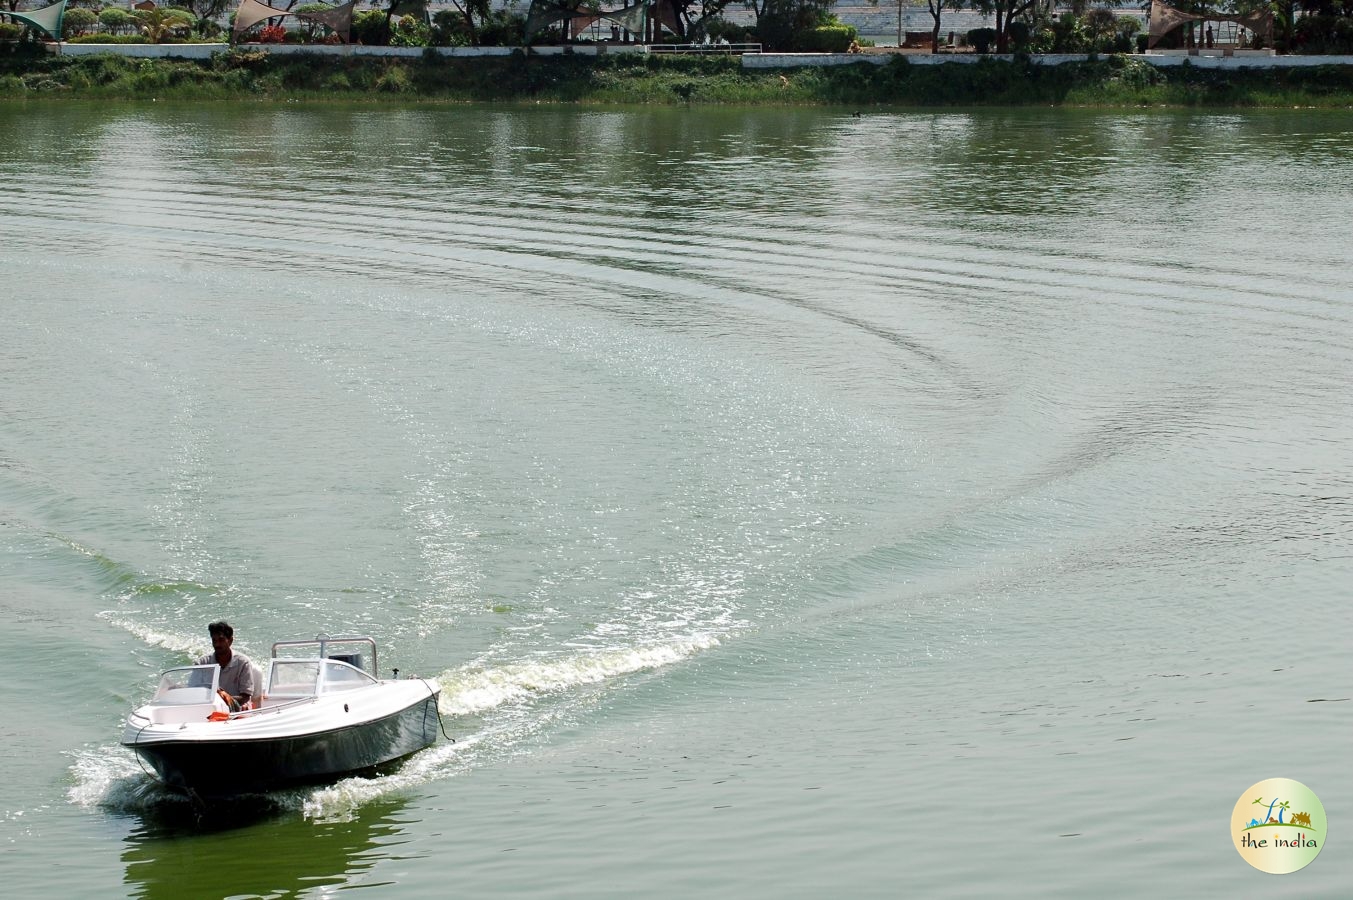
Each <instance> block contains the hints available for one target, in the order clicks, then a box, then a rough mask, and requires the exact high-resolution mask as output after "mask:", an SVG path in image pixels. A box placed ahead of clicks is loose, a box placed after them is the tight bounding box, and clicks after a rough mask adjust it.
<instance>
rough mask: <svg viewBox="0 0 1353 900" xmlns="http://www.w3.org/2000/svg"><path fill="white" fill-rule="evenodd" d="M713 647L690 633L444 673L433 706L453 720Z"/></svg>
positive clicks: (715, 642) (667, 662)
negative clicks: (623, 646)
mask: <svg viewBox="0 0 1353 900" xmlns="http://www.w3.org/2000/svg"><path fill="white" fill-rule="evenodd" d="M718 644H719V639H718V638H716V637H714V636H713V635H696V636H693V637H691V638H688V639H686V640H682V641H672V642H670V643H665V644H653V645H651V646H648V647H636V648H632V649H615V650H600V651H593V652H588V653H579V654H576V655H573V656H568V657H564V658H562V659H554V660H549V661H545V662H537V663H518V664H513V665H505V666H498V667H495V668H491V669H478V670H475V669H468V670H467V669H460V670H449V671H446V672H443V673H442V674H441V675H440V676H439V677H438V679H437V680H438V682H440V683H441V685H442V696H441V703H440V704H439V705H440V707H441V710H442V712H444V713H446V714H448V715H453V716H457V715H469V714H471V713H481V712H484V711H485V710H490V709H493V708H495V707H498V706H502V705H503V704H505V703H515V702H520V701H523V700H527V699H529V698H531V697H533V696H537V695H540V694H546V693H555V692H558V691H563V690H567V689H568V688H571V687H576V686H578V685H583V684H596V683H598V682H601V681H605V680H606V679H608V678H614V677H616V676H618V675H628V674H630V673H632V672H640V671H643V670H645V669H656V668H659V667H661V666H665V665H670V664H671V663H674V662H679V661H681V660H683V659H686V658H688V657H691V656H694V655H695V654H696V653H699V652H700V651H702V650H708V649H709V648H711V647H716V646H718Z"/></svg>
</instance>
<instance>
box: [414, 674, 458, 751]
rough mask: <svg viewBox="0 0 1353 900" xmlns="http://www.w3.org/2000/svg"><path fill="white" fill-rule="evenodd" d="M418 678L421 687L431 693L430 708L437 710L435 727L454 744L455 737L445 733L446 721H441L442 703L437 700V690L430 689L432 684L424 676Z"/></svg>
mask: <svg viewBox="0 0 1353 900" xmlns="http://www.w3.org/2000/svg"><path fill="white" fill-rule="evenodd" d="M418 680H419V681H421V682H423V687H425V688H427V689H428V690H429V691H430V692H431V693H432V708H433V709H435V710H437V727H438V728H440V729H441V730H442V737H444V738H446V739H447V740H448V741H450V742H451V743H453V744H454V743H455V742H456V739H455V738H453V737H452V736H451V735H449V734H447V733H446V723H445V722H443V721H442V705H441V703H439V702H437V691H434V690H432V685H430V684H428V680H427V679H426V678H420V679H418Z"/></svg>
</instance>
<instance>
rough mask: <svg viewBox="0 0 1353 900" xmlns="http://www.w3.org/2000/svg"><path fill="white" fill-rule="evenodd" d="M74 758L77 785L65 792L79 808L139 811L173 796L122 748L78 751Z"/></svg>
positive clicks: (72, 767) (73, 765)
mask: <svg viewBox="0 0 1353 900" xmlns="http://www.w3.org/2000/svg"><path fill="white" fill-rule="evenodd" d="M71 756H73V757H74V758H75V762H74V763H72V764H71V767H70V770H71V774H72V775H73V776H74V778H75V784H73V785H72V786H71V787H70V788H69V789H68V790H67V791H66V799H67V800H69V801H70V802H71V803H74V804H76V805H77V806H82V807H85V808H86V809H88V808H91V807H95V806H106V807H111V808H113V809H119V810H137V809H144V808H146V807H148V806H150V805H152V804H155V803H159V802H163V801H164V800H165V799H166V798H170V797H173V796H174V795H172V794H170V793H169V792H168V791H166V790H165V789H164V787H162V786H161V785H160V783H159V782H158V781H156V780H155V779H153V778H151V777H150V776H148V775H146V773H145V771H144V770H143V769H142V768H141V767H140V766H139V765H138V764H137V762H136V757H135V756H133V755H132V753H131V752H130V751H128V750H124V749H123V748H122V747H111V746H106V747H98V748H96V749H93V750H76V751H74V752H73V753H72V754H71Z"/></svg>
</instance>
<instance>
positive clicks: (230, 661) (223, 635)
mask: <svg viewBox="0 0 1353 900" xmlns="http://www.w3.org/2000/svg"><path fill="white" fill-rule="evenodd" d="M207 634H209V635H211V647H212V651H211V652H210V653H208V654H207V655H206V656H204V657H202V658H201V659H199V660H198V661H197V664H198V665H199V666H209V665H212V664H213V663H215V664H216V665H218V666H220V667H221V676H220V678H219V679H218V680H217V685H216V686H217V687H218V688H220V691H219V693H220V695H221V699H222V700H224V701H226V703H227V704H229V706H230V711H231V712H239V711H240V710H242V709H249V708H251V706H252V708H255V709H256V708H258V706H259V705H261V704H262V703H263V673H262V672H261V671H259V668H258V666H256V665H254V662H253V660H251V659H250V658H249V657H247V656H245V655H244V654H243V653H238V652H236V651H234V650H232V649H231V646H230V645H231V644H233V643H235V629H234V628H231V627H230V623H229V622H212V623H211V624H210V625H208V626H207Z"/></svg>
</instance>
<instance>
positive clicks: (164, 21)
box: [140, 9, 192, 44]
mask: <svg viewBox="0 0 1353 900" xmlns="http://www.w3.org/2000/svg"><path fill="white" fill-rule="evenodd" d="M140 18H141V23H142V24H141V33H142V34H144V35H145V36H146V39H147V40H149V41H150V42H151V43H152V44H160V43H163V42H164V39H165V38H167V37H169V36H170V35H171V34H174V33H175V32H177V31H183V30H184V29H185V28H190V27H192V26H191V25H189V23H187V22H185V21H184V20H183V18H182V17H181V16H179V15H176V14H174V13H169V12H165V10H162V9H151V10H146V11H144V12H142V13H141V16H140Z"/></svg>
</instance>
